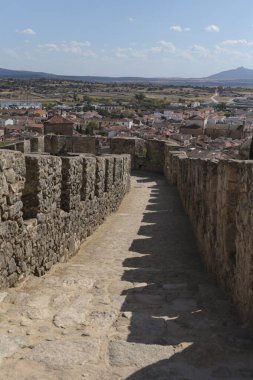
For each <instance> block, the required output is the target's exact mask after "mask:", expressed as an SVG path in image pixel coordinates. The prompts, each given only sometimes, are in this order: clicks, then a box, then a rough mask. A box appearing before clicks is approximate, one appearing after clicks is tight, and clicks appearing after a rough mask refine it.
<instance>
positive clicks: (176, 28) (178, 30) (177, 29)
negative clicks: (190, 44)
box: [170, 25, 191, 33]
mask: <svg viewBox="0 0 253 380" xmlns="http://www.w3.org/2000/svg"><path fill="white" fill-rule="evenodd" d="M170 30H171V31H172V32H175V33H182V32H190V31H191V28H183V27H182V26H180V25H172V26H171V27H170Z"/></svg>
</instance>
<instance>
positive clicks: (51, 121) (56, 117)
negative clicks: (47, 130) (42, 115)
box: [45, 115, 74, 125]
mask: <svg viewBox="0 0 253 380" xmlns="http://www.w3.org/2000/svg"><path fill="white" fill-rule="evenodd" d="M45 124H49V125H52V124H74V123H73V122H72V121H70V120H67V119H66V118H65V117H63V116H61V115H54V116H53V117H51V118H50V119H49V120H47V121H45Z"/></svg>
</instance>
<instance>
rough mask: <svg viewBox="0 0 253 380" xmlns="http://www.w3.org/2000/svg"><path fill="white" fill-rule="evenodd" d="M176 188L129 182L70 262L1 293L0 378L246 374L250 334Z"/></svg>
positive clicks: (249, 373)
mask: <svg viewBox="0 0 253 380" xmlns="http://www.w3.org/2000/svg"><path fill="white" fill-rule="evenodd" d="M251 337H252V335H250V332H249V329H248V328H247V326H244V325H242V324H241V323H240V322H239V319H238V317H237V315H236V312H235V309H234V308H233V306H232V305H231V304H230V302H229V300H228V299H227V298H226V297H225V296H224V294H222V292H221V291H220V290H218V288H217V287H216V286H215V283H214V281H213V279H212V277H211V276H210V275H207V274H206V273H205V271H204V268H203V266H202V265H201V263H200V261H199V259H198V254H197V250H196V246H195V242H194V238H193V235H192V231H191V229H190V226H189V223H188V219H187V217H186V216H185V214H184V212H183V210H182V208H181V205H180V201H179V199H178V195H177V193H176V190H175V188H173V187H169V186H168V185H167V184H166V183H165V180H164V178H163V177H159V176H152V177H150V176H148V175H146V176H145V174H143V175H138V176H137V177H133V181H132V190H131V192H130V194H128V195H127V196H126V197H125V199H124V201H123V203H122V205H121V207H120V209H119V211H118V212H117V213H115V214H113V215H111V216H110V217H109V218H108V219H107V221H106V223H105V224H104V225H102V226H101V227H100V228H99V229H98V230H97V231H96V232H95V233H94V234H93V235H92V236H91V237H89V238H88V239H87V241H86V242H85V243H84V244H83V245H82V248H81V249H80V251H79V253H78V254H77V255H76V256H75V257H73V258H72V259H71V260H70V261H69V262H68V263H65V264H58V265H56V266H55V267H54V269H52V270H51V271H50V272H49V273H48V274H47V275H45V276H44V277H41V278H35V277H30V278H29V279H28V280H27V281H26V282H25V283H23V284H21V285H19V286H18V287H16V288H13V289H9V290H8V291H6V292H1V293H0V379H1V380H2V379H4V380H5V379H12V380H13V379H14V380H15V379H19V380H24V379H26V380H44V379H61V380H72V379H76V380H77V379H88V380H95V379H96V380H118V379H128V380H137V379H139V380H146V379H150V380H151V379H152V380H157V379H158V380H174V379H178V380H179V379H180V380H183V379H190V380H192V379H194V380H196V379H201V380H206V379H238V380H239V379H244V378H245V379H252V378H253V341H252V338H251Z"/></svg>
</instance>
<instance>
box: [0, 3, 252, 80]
mask: <svg viewBox="0 0 253 380" xmlns="http://www.w3.org/2000/svg"><path fill="white" fill-rule="evenodd" d="M0 5H2V7H1V15H0V20H1V26H0V30H1V35H0V39H1V45H0V53H1V54H0V67H2V68H6V69H12V70H28V71H37V72H46V73H53V74H60V75H74V76H110V77H123V76H134V77H157V78H161V77H181V78H201V77H207V76H210V75H212V74H215V73H217V72H220V71H224V70H228V69H231V68H236V67H239V66H244V67H250V66H251V65H252V61H253V22H252V20H251V18H252V17H251V11H253V2H252V0H242V1H241V2H240V3H239V2H238V1H235V2H233V3H231V2H230V1H228V0H220V1H218V0H213V1H207V0H206V1H205V2H203V1H200V0H191V2H190V3H189V1H188V0H180V1H179V2H178V3H177V4H176V3H175V2H171V1H167V0H156V1H153V0H150V1H148V2H147V1H146V0H128V1H120V0H107V1H104V2H103V1H102V0H93V1H92V2H88V1H87V0H73V1H72V2H69V1H68V0H62V1H59V0H55V1H54V2H50V1H49V0H44V1H43V2H40V3H37V4H35V2H34V1H32V0H26V1H24V0H19V1H18V0H9V2H7V3H6V2H3V0H0ZM245 9H247V12H245ZM240 20H243V23H241V22H240Z"/></svg>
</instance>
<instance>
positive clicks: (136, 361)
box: [109, 341, 175, 367]
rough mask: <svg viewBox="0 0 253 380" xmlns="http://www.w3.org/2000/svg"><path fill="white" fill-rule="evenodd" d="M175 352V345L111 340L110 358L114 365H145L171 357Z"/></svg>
mask: <svg viewBox="0 0 253 380" xmlns="http://www.w3.org/2000/svg"><path fill="white" fill-rule="evenodd" d="M174 353H175V349H174V347H173V346H166V347H163V346H158V345H152V344H149V345H147V344H136V343H129V342H123V341H122V342H118V341H116V342H110V344H109V359H110V363H111V365H112V366H115V367H128V366H131V367H132V366H137V367H145V366H148V365H150V364H152V363H156V362H158V361H159V360H164V359H169V358H170V357H172V356H173V355H174Z"/></svg>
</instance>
